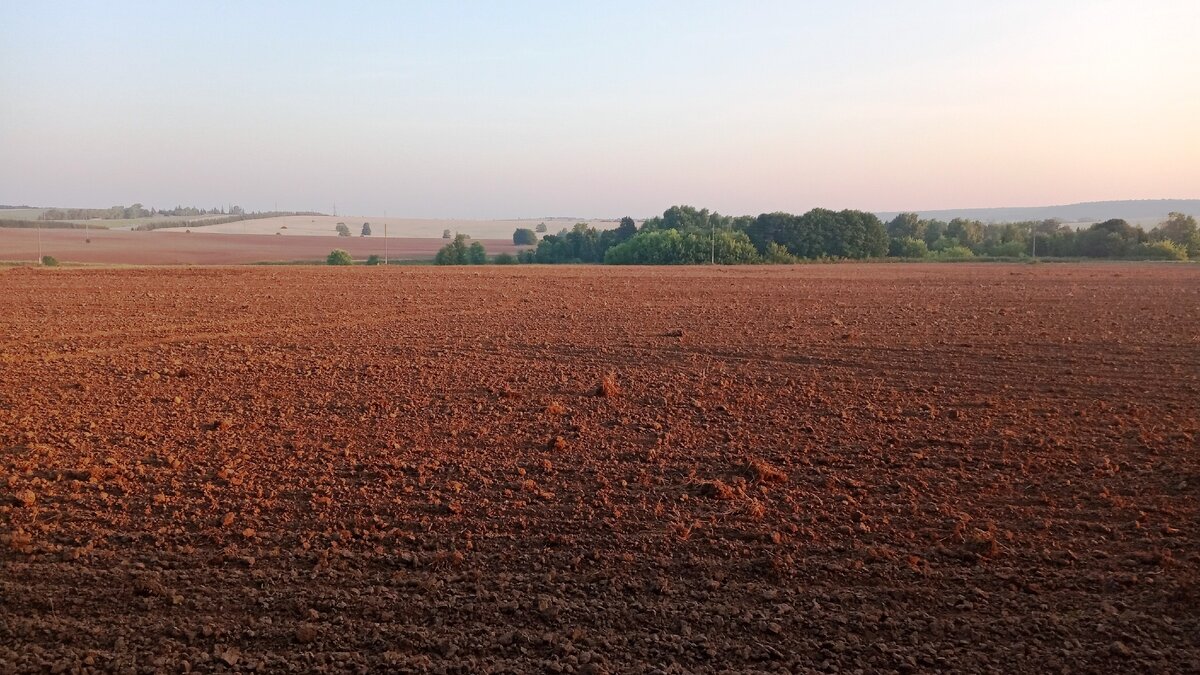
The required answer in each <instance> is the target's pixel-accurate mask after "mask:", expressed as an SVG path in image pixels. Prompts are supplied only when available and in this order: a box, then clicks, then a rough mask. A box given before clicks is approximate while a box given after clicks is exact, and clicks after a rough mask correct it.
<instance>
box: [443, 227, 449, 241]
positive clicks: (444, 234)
mask: <svg viewBox="0 0 1200 675" xmlns="http://www.w3.org/2000/svg"><path fill="white" fill-rule="evenodd" d="M449 238H450V230H449V229H446V230H442V239H449Z"/></svg>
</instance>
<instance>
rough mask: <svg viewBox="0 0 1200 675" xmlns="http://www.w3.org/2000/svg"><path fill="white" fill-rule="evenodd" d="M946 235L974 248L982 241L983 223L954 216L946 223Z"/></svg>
mask: <svg viewBox="0 0 1200 675" xmlns="http://www.w3.org/2000/svg"><path fill="white" fill-rule="evenodd" d="M946 236H947V237H949V238H953V239H956V240H957V241H958V243H960V244H962V245H963V246H966V247H967V248H970V249H972V250H974V249H975V248H976V247H978V246H979V244H981V243H983V223H981V222H979V221H978V220H967V219H966V218H955V219H954V220H951V221H950V222H949V223H946Z"/></svg>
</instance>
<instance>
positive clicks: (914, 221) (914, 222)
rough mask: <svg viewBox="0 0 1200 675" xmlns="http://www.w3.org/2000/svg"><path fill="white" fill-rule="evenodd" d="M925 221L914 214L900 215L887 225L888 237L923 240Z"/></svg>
mask: <svg viewBox="0 0 1200 675" xmlns="http://www.w3.org/2000/svg"><path fill="white" fill-rule="evenodd" d="M925 225H926V223H925V221H923V220H921V216H920V215H918V214H916V213H901V214H898V215H897V216H896V217H895V218H892V219H891V220H890V221H889V222H888V224H887V233H888V236H889V237H891V238H892V239H908V238H910V237H911V238H913V239H921V240H924V239H925Z"/></svg>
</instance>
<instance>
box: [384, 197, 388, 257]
mask: <svg viewBox="0 0 1200 675" xmlns="http://www.w3.org/2000/svg"><path fill="white" fill-rule="evenodd" d="M387 264H388V258H387V209H384V210H383V265H384V267H386V266H387Z"/></svg>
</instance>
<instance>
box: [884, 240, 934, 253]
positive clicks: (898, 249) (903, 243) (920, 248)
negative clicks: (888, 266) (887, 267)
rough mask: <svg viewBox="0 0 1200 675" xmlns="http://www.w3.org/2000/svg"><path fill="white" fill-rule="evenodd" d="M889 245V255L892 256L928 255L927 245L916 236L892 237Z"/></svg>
mask: <svg viewBox="0 0 1200 675" xmlns="http://www.w3.org/2000/svg"><path fill="white" fill-rule="evenodd" d="M891 246H892V251H893V253H892V254H891V255H894V256H898V257H901V258H928V257H929V246H928V245H927V244H926V243H925V240H924V239H918V238H916V237H904V238H903V239H893V240H892V244H891Z"/></svg>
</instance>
